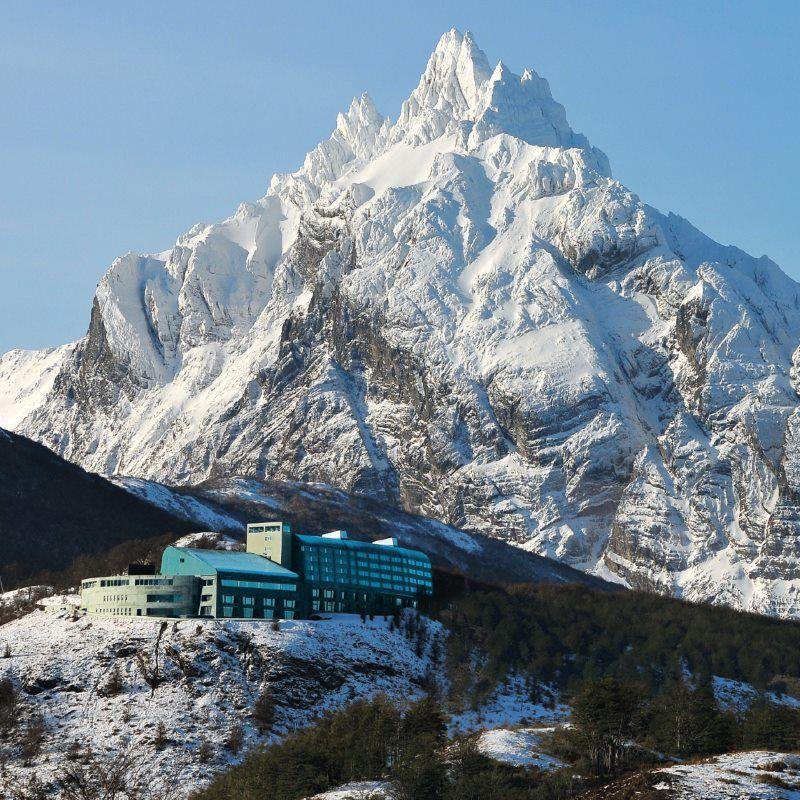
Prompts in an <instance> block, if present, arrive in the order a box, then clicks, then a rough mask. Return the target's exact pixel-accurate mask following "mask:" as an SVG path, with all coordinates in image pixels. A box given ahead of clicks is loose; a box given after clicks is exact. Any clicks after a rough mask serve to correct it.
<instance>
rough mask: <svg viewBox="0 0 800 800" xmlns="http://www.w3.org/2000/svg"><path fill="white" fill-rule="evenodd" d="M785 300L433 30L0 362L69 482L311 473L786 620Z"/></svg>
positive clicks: (792, 452)
mask: <svg viewBox="0 0 800 800" xmlns="http://www.w3.org/2000/svg"><path fill="white" fill-rule="evenodd" d="M799 334H800V287H799V286H798V285H797V284H796V283H794V282H793V281H792V280H790V279H789V278H788V277H787V276H786V275H784V274H783V273H782V272H781V271H780V269H779V268H778V267H777V266H776V265H775V264H774V263H773V262H771V261H770V260H769V259H768V258H766V257H762V258H758V259H757V258H753V257H751V256H749V255H747V254H746V253H744V252H742V251H740V250H738V249H736V248H734V247H725V246H722V245H719V244H717V243H716V242H713V241H712V240H710V239H709V238H708V237H706V236H704V235H703V234H702V233H701V232H699V231H698V230H696V229H695V228H693V227H692V226H691V225H690V224H689V223H688V222H687V221H686V220H684V219H682V218H680V217H678V216H675V215H672V214H669V215H665V214H662V213H660V212H659V211H656V210H655V209H653V208H651V207H650V206H647V205H646V204H645V203H643V202H642V201H641V200H640V199H639V198H638V197H637V196H636V195H635V194H633V193H632V192H631V191H630V190H628V189H627V188H625V187H624V186H622V185H621V184H620V183H619V182H617V181H615V180H614V179H613V178H612V177H611V171H610V167H609V163H608V160H607V159H606V157H605V156H604V155H603V154H602V153H601V152H600V151H599V150H597V149H595V148H593V147H591V146H590V144H589V142H588V141H587V140H586V138H585V137H583V136H582V135H580V134H577V133H575V132H574V131H572V129H571V128H570V126H569V124H568V123H567V120H566V115H565V112H564V109H563V107H562V106H561V105H559V104H558V103H557V102H556V101H555V100H554V99H553V98H552V96H551V94H550V89H549V86H548V84H547V81H546V80H545V79H543V78H541V77H540V76H539V75H538V74H536V73H535V72H534V71H532V70H525V71H524V72H523V73H522V75H516V74H514V73H513V72H511V71H510V70H509V69H508V68H507V67H506V66H505V65H503V64H502V63H499V64H498V65H497V66H496V67H494V68H492V67H491V65H490V64H489V62H488V61H487V59H486V56H485V55H484V54H483V52H482V51H481V50H480V49H479V48H478V47H477V45H476V44H475V42H474V40H473V39H472V37H471V36H470V35H469V34H466V35H462V34H461V33H459V32H458V31H455V30H452V31H450V32H448V33H446V34H445V35H444V36H443V37H442V39H441V40H440V42H439V44H438V45H437V47H436V49H435V51H434V53H433V54H432V56H431V58H430V60H429V62H428V65H427V67H426V69H425V72H424V73H423V75H422V77H421V79H420V81H419V84H418V86H417V88H416V89H414V91H413V92H412V93H411V95H410V97H409V98H408V100H406V101H405V103H403V106H402V108H401V110H400V114H399V116H398V118H397V119H396V120H395V121H392V120H389V119H388V118H384V117H383V116H382V115H381V114H380V113H379V112H378V111H377V109H376V108H375V106H374V104H373V102H372V100H371V99H370V98H369V96H367V95H363V96H362V97H361V98H359V99H357V100H354V101H353V103H352V105H351V106H350V108H349V109H348V111H347V112H346V113H344V114H340V115H339V118H338V120H337V123H336V129H335V130H334V132H333V134H332V135H331V138H330V139H329V140H327V141H325V142H323V143H322V144H320V145H319V146H318V147H317V148H315V149H314V150H313V151H312V152H311V153H309V154H308V156H307V157H306V159H305V162H304V164H303V166H302V167H301V168H300V169H299V170H298V171H297V172H295V173H292V174H287V175H276V176H274V177H273V179H272V181H271V182H270V186H269V190H268V192H267V194H266V195H265V196H264V197H263V198H262V199H261V200H259V201H258V202H256V203H246V204H243V205H242V206H240V207H239V209H238V210H237V212H236V213H235V214H234V215H233V216H232V217H230V218H229V219H227V220H225V221H224V222H222V223H219V224H216V225H205V224H202V225H197V226H195V227H194V228H192V229H191V230H190V231H189V232H188V233H186V234H184V235H183V236H181V237H180V238H179V239H178V240H177V242H176V244H175V246H174V247H173V248H172V249H171V250H169V251H167V252H164V253H159V254H154V255H138V254H134V253H129V254H127V255H124V256H122V257H121V258H119V259H117V261H115V262H114V264H113V265H112V266H111V268H110V269H109V270H108V272H107V273H106V275H105V276H104V277H103V279H102V280H101V282H100V284H99V286H98V288H97V292H96V295H95V298H94V304H93V308H92V314H91V323H90V326H89V331H88V333H87V335H86V337H84V338H83V339H81V340H80V341H78V342H76V343H74V344H71V345H66V346H63V347H61V348H57V349H54V350H49V351H46V352H34V353H28V352H22V351H12V352H11V353H8V354H6V355H5V356H4V357H3V358H2V359H1V360H0V425H6V426H7V427H14V428H15V429H16V430H18V431H21V432H22V433H25V434H26V435H28V436H31V437H33V438H35V439H37V440H39V441H42V442H44V443H46V444H47V445H49V446H50V447H52V448H53V449H54V450H56V451H57V452H58V453H60V454H62V455H64V456H66V457H67V458H69V459H71V460H73V461H76V462H78V463H80V464H81V465H83V466H84V467H86V468H89V469H92V470H96V471H99V472H102V473H106V474H127V475H133V476H138V477H141V478H148V479H154V480H158V481H167V482H172V483H198V482H201V481H203V480H206V479H208V478H215V477H224V476H228V475H234V474H238V475H244V476H248V477H252V478H256V479H261V478H264V477H268V478H271V479H290V480H300V481H306V482H315V481H319V482H325V483H328V484H332V485H334V486H338V487H341V488H342V489H345V490H347V491H351V492H360V493H364V494H367V495H370V496H373V497H375V498H378V499H381V500H383V501H388V502H390V503H393V504H395V505H398V506H402V507H403V508H405V509H407V510H409V511H413V512H419V513H423V514H426V515H428V516H432V517H435V518H438V519H440V520H441V521H443V522H445V523H449V524H452V525H455V526H457V527H464V528H468V529H474V530H478V531H484V532H488V533H490V534H492V535H494V536H498V537H502V538H506V539H508V540H510V541H513V542H514V543H516V544H518V545H519V546H521V547H524V548H526V549H530V550H533V551H536V552H538V553H541V554H545V555H549V556H553V557H556V558H559V559H562V560H564V561H567V562H568V563H570V564H573V565H576V566H579V567H581V568H583V569H590V570H595V571H597V572H599V573H601V574H604V575H607V576H613V577H615V578H616V579H618V580H623V581H626V582H628V583H629V584H630V585H633V586H637V587H645V588H648V589H654V590H656V591H661V592H668V593H675V594H679V595H682V596H685V597H688V598H692V599H707V600H714V601H717V602H725V603H729V604H731V605H734V606H737V607H741V608H748V609H754V610H760V611H766V612H769V613H776V614H780V615H793V616H796V615H798V614H800V596H799V595H798V589H800V538H799V535H800V514H799V513H798V500H797V498H798V494H797V492H798V488H800V412H799V411H798V406H799V405H800V403H799V402H798V394H797V389H798V383H797V382H798V380H800V351H798V350H797V346H798V335H799Z"/></svg>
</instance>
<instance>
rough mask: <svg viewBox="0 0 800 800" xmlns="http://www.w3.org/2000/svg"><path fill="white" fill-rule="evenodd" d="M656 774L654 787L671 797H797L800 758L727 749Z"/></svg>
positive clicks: (798, 799) (799, 793)
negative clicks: (725, 751)
mask: <svg viewBox="0 0 800 800" xmlns="http://www.w3.org/2000/svg"><path fill="white" fill-rule="evenodd" d="M656 777H657V778H658V779H659V780H658V782H657V783H656V784H655V786H656V788H658V789H660V790H661V791H662V792H663V793H664V795H663V796H664V797H665V798H674V800H706V799H707V798H711V797H713V798H718V799H719V800H725V798H744V797H747V798H750V800H762V799H763V800H800V759H798V757H797V756H796V755H794V754H789V753H770V752H763V751H755V752H745V753H731V754H729V755H723V756H717V757H716V758H712V759H709V760H708V761H705V762H703V763H700V764H685V765H684V764H681V765H678V766H675V767H669V768H668V769H665V770H661V771H660V772H657V773H656Z"/></svg>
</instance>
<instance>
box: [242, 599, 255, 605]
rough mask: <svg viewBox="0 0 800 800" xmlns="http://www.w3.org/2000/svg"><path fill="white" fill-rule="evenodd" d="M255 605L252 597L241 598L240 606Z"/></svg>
mask: <svg viewBox="0 0 800 800" xmlns="http://www.w3.org/2000/svg"><path fill="white" fill-rule="evenodd" d="M254 603H255V601H254V600H253V598H252V597H243V598H242V605H244V606H252V605H253V604H254Z"/></svg>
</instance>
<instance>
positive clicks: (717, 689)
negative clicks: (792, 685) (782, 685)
mask: <svg viewBox="0 0 800 800" xmlns="http://www.w3.org/2000/svg"><path fill="white" fill-rule="evenodd" d="M713 686H714V697H715V698H716V700H717V702H718V703H719V705H720V707H721V708H722V709H723V710H731V711H746V710H747V709H748V708H749V707H750V706H751V705H752V704H753V703H754V702H756V701H757V700H759V699H765V700H767V701H769V702H770V703H775V705H779V706H789V707H790V708H800V700H798V699H797V698H796V697H792V696H791V695H788V694H781V693H779V692H766V693H764V694H759V692H758V691H757V690H756V688H755V687H754V686H751V685H750V684H749V683H743V682H742V681H735V680H732V679H731V678H720V677H719V676H718V675H715V676H714V678H713Z"/></svg>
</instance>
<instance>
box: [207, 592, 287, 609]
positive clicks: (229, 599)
mask: <svg viewBox="0 0 800 800" xmlns="http://www.w3.org/2000/svg"><path fill="white" fill-rule="evenodd" d="M239 600H241V604H242V605H243V606H245V607H247V606H255V604H256V602H255V598H254V597H240V598H239ZM222 602H223V604H224V605H230V606H232V605H234V603H236V597H235V596H234V595H232V594H224V595H222ZM282 602H283V607H284V608H295V606H296V604H297V601H296V600H283V601H282ZM261 605H263V606H264V608H274V607H275V598H274V597H262V598H261Z"/></svg>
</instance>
